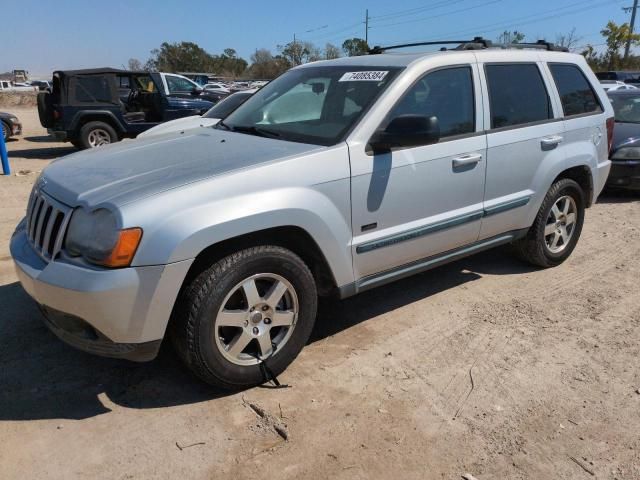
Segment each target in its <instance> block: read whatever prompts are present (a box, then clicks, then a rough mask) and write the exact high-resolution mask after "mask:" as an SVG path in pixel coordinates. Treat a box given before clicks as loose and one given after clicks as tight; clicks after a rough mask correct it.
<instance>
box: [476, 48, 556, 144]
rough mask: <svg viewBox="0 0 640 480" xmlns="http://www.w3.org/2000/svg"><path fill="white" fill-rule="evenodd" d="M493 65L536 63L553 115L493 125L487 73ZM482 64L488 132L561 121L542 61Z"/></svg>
mask: <svg viewBox="0 0 640 480" xmlns="http://www.w3.org/2000/svg"><path fill="white" fill-rule="evenodd" d="M492 65H534V66H535V67H536V68H537V69H538V74H539V75H540V80H542V84H543V85H544V88H545V91H546V94H547V101H548V105H549V107H550V108H551V114H552V117H550V118H547V119H544V120H536V121H533V122H526V123H519V124H517V125H506V126H504V127H496V128H494V127H493V109H492V106H491V94H490V91H489V75H488V74H487V67H488V66H492ZM480 66H481V70H482V78H483V85H484V98H485V99H486V101H487V104H486V105H485V107H484V108H485V112H487V115H486V116H485V123H486V127H487V128H486V130H485V131H486V133H494V132H504V131H508V130H515V129H520V128H527V127H535V126H538V125H544V124H547V123H555V122H558V121H561V120H562V118H558V117H556V112H555V108H554V106H553V102H552V100H551V96H550V94H549V85H548V84H547V82H546V80H545V75H544V72H543V71H542V70H541V68H540V62H536V61H527V62H482V63H481V64H480Z"/></svg>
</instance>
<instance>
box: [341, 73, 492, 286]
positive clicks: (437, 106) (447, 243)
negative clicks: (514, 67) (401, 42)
mask: <svg viewBox="0 0 640 480" xmlns="http://www.w3.org/2000/svg"><path fill="white" fill-rule="evenodd" d="M481 98H482V96H481V91H480V86H479V78H478V70H477V67H476V65H475V64H469V65H460V66H455V67H446V68H440V69H436V70H433V71H431V72H428V73H426V74H425V75H424V76H423V77H422V78H420V80H419V81H418V82H416V83H415V84H413V86H411V87H410V88H409V89H408V90H407V92H406V93H405V94H404V96H403V97H402V99H401V100H400V102H398V103H397V104H396V105H395V107H394V108H393V109H392V111H391V113H390V115H389V116H388V117H387V119H386V120H385V122H386V123H388V121H390V120H391V119H392V118H394V117H396V116H398V115H403V114H419V115H425V116H436V117H438V120H439V124H440V131H441V138H440V141H439V142H438V143H436V144H433V145H427V146H422V147H417V148H407V149H404V150H396V151H393V152H391V153H386V154H367V152H366V151H365V150H364V149H363V148H362V146H361V145H360V146H356V145H350V157H351V170H352V187H351V188H352V228H353V232H354V239H353V246H352V248H353V258H354V270H355V272H354V273H355V277H356V279H362V278H363V277H367V276H370V275H374V274H376V273H380V272H383V271H386V270H390V269H393V268H395V267H399V266H402V265H405V264H408V263H411V262H414V261H417V260H420V259H423V258H426V257H429V256H433V255H436V254H438V253H441V252H445V251H448V250H452V249H455V248H457V247H460V246H462V245H466V244H469V243H473V242H474V241H476V240H477V238H478V234H479V230H480V223H481V218H482V201H483V194H484V176H485V165H486V162H485V156H486V136H485V135H484V133H483V124H482V122H483V119H482V115H481V112H482V101H481ZM386 123H385V124H386ZM381 126H382V127H384V126H385V125H381Z"/></svg>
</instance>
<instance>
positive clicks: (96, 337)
mask: <svg viewBox="0 0 640 480" xmlns="http://www.w3.org/2000/svg"><path fill="white" fill-rule="evenodd" d="M10 250H11V256H12V257H13V260H14V264H15V269H16V273H17V275H18V279H19V280H20V283H21V284H22V286H23V288H24V289H25V290H26V292H27V293H28V294H29V295H30V296H31V297H32V298H33V299H34V300H35V301H36V302H38V304H39V305H40V306H41V309H42V310H43V313H45V317H46V318H47V321H46V324H47V325H48V326H49V328H51V329H52V330H53V332H54V333H55V334H56V335H57V336H58V337H60V338H61V339H62V340H64V341H65V342H67V343H69V344H71V345H73V346H75V347H77V348H80V349H82V350H84V351H87V352H90V353H94V354H97V355H102V356H108V357H116V358H127V359H130V360H137V361H146V360H151V359H153V358H154V357H155V355H156V354H157V351H158V348H159V346H160V342H161V340H162V338H163V337H164V333H165V330H166V326H167V324H168V321H169V317H170V315H171V311H172V309H173V305H174V302H175V300H176V297H177V294H178V291H179V290H180V287H181V285H182V282H183V280H184V278H185V276H186V274H187V271H188V270H189V267H190V266H191V263H192V261H193V260H186V261H182V262H176V263H172V264H169V265H154V266H148V267H130V268H121V269H104V268H98V267H91V266H83V265H76V264H73V263H70V262H66V261H64V260H55V261H52V262H49V263H47V262H46V261H44V260H42V259H41V258H40V257H39V256H38V255H37V254H36V253H35V251H34V250H33V249H32V248H31V245H30V244H29V242H28V240H27V236H26V233H25V230H24V222H22V223H21V224H20V225H19V226H18V228H17V229H16V231H15V233H14V235H13V237H12V238H11V244H10Z"/></svg>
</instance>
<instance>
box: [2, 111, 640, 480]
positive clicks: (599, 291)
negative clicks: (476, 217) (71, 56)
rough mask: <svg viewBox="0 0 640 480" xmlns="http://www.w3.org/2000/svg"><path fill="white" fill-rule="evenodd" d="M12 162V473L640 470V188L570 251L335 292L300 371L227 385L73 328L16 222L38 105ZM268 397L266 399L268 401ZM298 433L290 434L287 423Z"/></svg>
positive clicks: (36, 144) (349, 474)
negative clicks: (29, 278) (541, 264)
mask: <svg viewBox="0 0 640 480" xmlns="http://www.w3.org/2000/svg"><path fill="white" fill-rule="evenodd" d="M15 113H16V114H17V115H18V116H19V117H20V118H21V119H22V120H23V122H24V124H25V133H24V136H23V137H22V138H20V139H19V140H17V141H11V142H9V144H8V149H9V151H10V156H11V162H12V168H13V170H14V173H15V172H20V171H22V173H23V174H24V175H22V176H15V175H13V176H11V177H0V206H1V207H2V208H1V209H0V386H1V390H0V478H2V479H18V478H19V479H27V478H29V479H32V478H33V479H45V478H46V479H63V478H64V479H69V478H99V479H134V478H135V479H139V478H143V479H145V478H184V479H187V478H188V479H215V478H223V475H224V478H233V479H235V478H239V479H240V478H258V477H260V478H264V479H266V478H278V479H281V480H284V479H301V478H304V479H325V478H332V479H378V478H379V479H389V478H394V479H421V480H422V479H460V478H461V477H462V475H464V474H465V473H470V474H472V475H473V476H475V477H476V478H477V479H478V480H486V479H538V480H539V479H589V478H597V479H619V480H623V479H624V480H631V479H634V480H637V479H640V393H638V392H639V389H640V360H639V357H640V197H633V196H629V195H611V194H607V195H605V196H603V197H602V198H601V199H600V201H599V202H598V204H597V205H595V206H594V207H593V208H592V209H590V210H588V211H587V217H586V225H585V228H584V231H583V234H582V238H581V240H580V242H579V244H578V247H577V249H576V251H575V252H574V254H573V256H572V257H571V258H570V259H569V261H567V262H566V263H565V264H563V265H562V266H560V267H558V268H555V269H551V270H536V269H533V268H530V267H529V266H527V265H524V264H522V263H519V262H518V261H516V260H514V259H512V258H511V257H510V256H509V255H508V254H507V253H506V252H505V251H503V250H494V251H490V252H487V253H484V254H481V255H479V256H476V257H472V258H469V259H466V260H463V261H459V262H456V263H454V264H451V265H448V266H445V267H441V268H439V269H437V270H433V271H431V272H428V273H425V274H422V275H419V276H416V277H413V278H411V279H407V280H404V281H401V282H399V283H396V284H393V285H391V286H389V287H385V288H382V289H378V290H374V291H371V292H368V293H366V294H363V295H361V296H358V297H355V298H352V299H349V300H346V301H338V300H323V301H322V302H321V306H320V315H319V318H318V323H317V327H316V330H315V332H314V335H313V339H312V341H311V342H310V344H309V345H308V346H307V347H306V348H305V349H304V351H303V352H302V354H301V355H300V356H299V357H298V359H297V360H296V362H295V363H294V364H293V365H292V366H291V367H290V368H289V369H288V370H287V371H286V372H285V373H284V374H283V375H282V377H281V378H280V380H281V381H282V382H283V383H286V384H288V385H290V388H285V389H278V390H276V389H270V388H255V389H251V390H248V391H245V392H243V393H238V394H234V395H228V396H220V395H216V394H215V393H214V392H212V391H211V390H210V389H209V388H208V387H206V386H205V385H203V384H201V383H199V382H198V381H197V380H195V379H194V378H193V377H191V376H190V375H189V373H188V372H187V371H185V370H184V369H183V368H182V367H181V366H180V365H179V364H178V361H177V359H176V357H175V356H174V354H173V353H172V351H171V350H170V349H168V348H167V349H164V350H163V351H162V352H161V355H160V357H159V358H158V359H157V360H155V361H154V362H151V363H149V364H132V363H127V362H124V361H116V360H110V359H103V358H97V357H92V356H89V355H86V354H83V353H80V352H78V351H75V350H73V349H72V348H70V347H67V346H65V345H64V344H62V343H61V342H60V341H58V340H57V339H56V338H55V337H54V336H53V334H51V333H50V332H49V331H48V330H47V329H46V327H45V326H44V325H43V323H42V321H41V319H40V314H39V312H38V310H37V308H36V306H35V304H34V302H33V301H32V300H31V299H30V298H28V297H27V295H26V294H25V293H24V291H23V290H22V288H21V287H20V285H19V284H18V283H17V281H16V276H15V274H14V272H13V266H12V263H11V260H10V258H9V251H8V243H9V237H10V235H11V232H12V231H13V228H14V226H15V224H16V223H17V222H18V221H19V219H20V218H21V216H22V215H23V212H24V209H25V205H26V201H27V196H28V193H29V190H30V188H31V185H32V183H33V181H34V179H35V178H36V174H35V173H28V171H30V172H37V171H39V170H41V169H42V168H43V167H44V166H46V164H47V163H48V161H49V160H50V159H52V158H55V157H57V156H60V155H64V154H66V153H69V152H72V151H73V149H71V148H68V147H67V146H65V145H64V144H58V143H50V142H49V140H48V138H47V137H46V132H44V131H43V129H42V128H41V127H40V126H39V124H38V122H37V114H36V113H35V111H34V110H15ZM261 414H262V415H263V416H261ZM283 436H286V437H287V438H288V439H287V440H285V439H284V438H283Z"/></svg>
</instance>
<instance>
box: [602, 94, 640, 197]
mask: <svg viewBox="0 0 640 480" xmlns="http://www.w3.org/2000/svg"><path fill="white" fill-rule="evenodd" d="M608 95H609V99H610V100H611V104H612V105H613V110H614V111H615V128H614V130H613V145H612V148H611V154H610V158H611V173H609V178H608V179H607V186H608V187H611V188H617V189H628V190H640V89H636V90H635V91H633V90H631V91H629V90H627V91H616V92H611V91H609V92H608Z"/></svg>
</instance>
